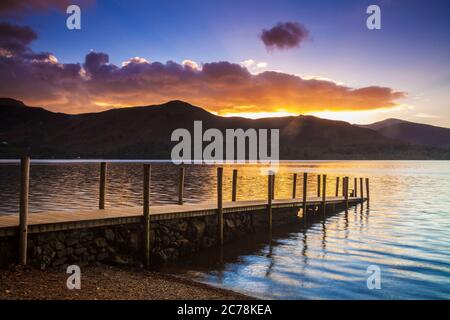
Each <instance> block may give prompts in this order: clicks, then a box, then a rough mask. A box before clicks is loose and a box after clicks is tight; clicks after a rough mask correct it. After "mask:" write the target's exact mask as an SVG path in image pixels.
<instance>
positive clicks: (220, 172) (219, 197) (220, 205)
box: [217, 167, 224, 245]
mask: <svg viewBox="0 0 450 320" xmlns="http://www.w3.org/2000/svg"><path fill="white" fill-rule="evenodd" d="M223 223H224V221H223V168H220V167H219V168H217V225H218V237H219V244H220V245H223V241H224V237H223V236H224V235H223Z"/></svg>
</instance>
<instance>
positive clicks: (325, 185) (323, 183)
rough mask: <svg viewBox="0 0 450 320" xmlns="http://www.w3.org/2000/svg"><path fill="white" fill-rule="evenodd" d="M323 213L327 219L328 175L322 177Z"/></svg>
mask: <svg viewBox="0 0 450 320" xmlns="http://www.w3.org/2000/svg"><path fill="white" fill-rule="evenodd" d="M322 180H323V181H322V188H323V189H322V213H323V218H324V219H325V215H326V210H327V175H326V174H324V175H323V176H322Z"/></svg>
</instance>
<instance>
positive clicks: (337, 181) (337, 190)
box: [336, 177, 339, 197]
mask: <svg viewBox="0 0 450 320" xmlns="http://www.w3.org/2000/svg"><path fill="white" fill-rule="evenodd" d="M338 196H339V177H336V197H338Z"/></svg>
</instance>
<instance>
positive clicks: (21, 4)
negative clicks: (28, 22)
mask: <svg viewBox="0 0 450 320" xmlns="http://www.w3.org/2000/svg"><path fill="white" fill-rule="evenodd" d="M93 1H94V0H1V1H0V15H6V16H20V15H24V14H31V13H35V12H36V11H45V10H48V9H52V8H53V9H57V10H60V11H64V12H65V10H66V8H67V7H68V6H69V5H71V4H77V5H85V4H90V3H91V2H93Z"/></svg>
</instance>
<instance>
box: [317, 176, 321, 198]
mask: <svg viewBox="0 0 450 320" xmlns="http://www.w3.org/2000/svg"><path fill="white" fill-rule="evenodd" d="M317 196H318V197H319V198H320V174H318V175H317Z"/></svg>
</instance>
